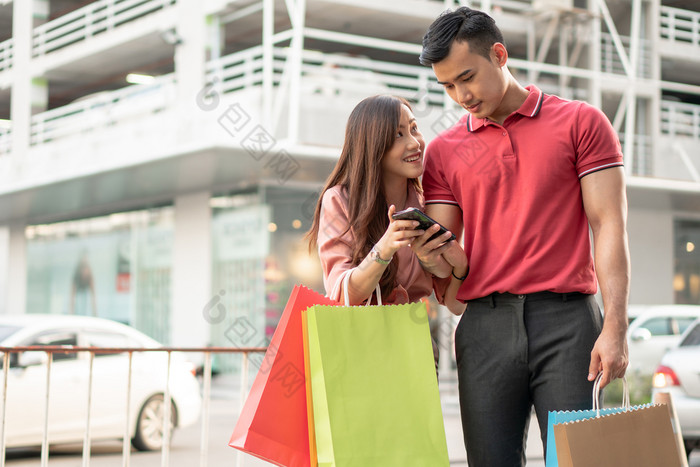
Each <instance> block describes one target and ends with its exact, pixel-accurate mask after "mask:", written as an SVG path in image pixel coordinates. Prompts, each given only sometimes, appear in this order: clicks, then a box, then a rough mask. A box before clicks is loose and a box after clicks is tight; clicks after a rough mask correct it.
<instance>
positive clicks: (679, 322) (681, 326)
mask: <svg viewBox="0 0 700 467" xmlns="http://www.w3.org/2000/svg"><path fill="white" fill-rule="evenodd" d="M673 320H674V321H675V322H676V324H675V326H674V327H675V328H677V329H678V334H683V333H684V332H685V330H686V329H688V326H690V325H691V324H693V323H694V322H695V317H694V316H687V317H686V316H684V317H681V318H673Z"/></svg>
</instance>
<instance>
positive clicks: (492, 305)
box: [489, 293, 496, 308]
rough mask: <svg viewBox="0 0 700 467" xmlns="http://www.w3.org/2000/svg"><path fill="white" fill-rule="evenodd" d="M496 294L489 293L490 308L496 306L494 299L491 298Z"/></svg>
mask: <svg viewBox="0 0 700 467" xmlns="http://www.w3.org/2000/svg"><path fill="white" fill-rule="evenodd" d="M494 295H496V294H495V293H492V294H491V295H489V304H490V305H491V308H496V301H495V300H494V299H493V296H494Z"/></svg>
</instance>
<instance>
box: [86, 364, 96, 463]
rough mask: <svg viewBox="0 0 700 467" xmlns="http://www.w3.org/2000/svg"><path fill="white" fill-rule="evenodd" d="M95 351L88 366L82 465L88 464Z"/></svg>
mask: <svg viewBox="0 0 700 467" xmlns="http://www.w3.org/2000/svg"><path fill="white" fill-rule="evenodd" d="M94 361H95V352H90V362H89V364H88V365H89V368H88V394H87V420H86V423H85V438H84V439H83V467H89V466H90V415H91V413H90V411H91V409H92V375H93V368H94V365H93V363H94Z"/></svg>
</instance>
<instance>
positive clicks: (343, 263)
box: [318, 187, 354, 301]
mask: <svg viewBox="0 0 700 467" xmlns="http://www.w3.org/2000/svg"><path fill="white" fill-rule="evenodd" d="M348 226H349V222H348V211H347V201H346V200H345V199H344V197H343V195H342V192H341V190H340V188H339V187H332V188H330V189H328V190H327V191H326V192H325V193H324V195H323V201H322V202H321V216H320V219H319V229H318V254H319V257H320V259H321V267H322V268H323V285H324V286H325V289H326V296H328V298H331V299H333V300H336V301H341V294H340V291H341V285H342V281H343V277H344V276H345V274H349V273H350V271H351V270H352V269H353V265H352V244H353V240H354V236H353V234H352V230H348V231H347V232H346V229H348Z"/></svg>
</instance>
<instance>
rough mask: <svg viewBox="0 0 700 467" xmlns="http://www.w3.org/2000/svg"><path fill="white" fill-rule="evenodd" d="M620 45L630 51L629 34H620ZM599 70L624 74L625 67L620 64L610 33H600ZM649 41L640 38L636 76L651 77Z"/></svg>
mask: <svg viewBox="0 0 700 467" xmlns="http://www.w3.org/2000/svg"><path fill="white" fill-rule="evenodd" d="M620 40H621V41H622V46H623V47H624V49H625V51H626V52H627V54H629V53H630V38H629V36H621V37H620ZM600 47H601V57H600V60H601V67H600V68H601V70H602V71H604V72H605V73H615V74H618V75H624V74H625V68H624V66H623V65H622V61H621V60H620V56H619V55H618V53H617V49H616V48H615V44H614V43H613V38H612V35H611V34H610V33H603V34H602V35H601V42H600ZM651 64H652V58H651V42H650V41H649V40H646V39H642V40H641V43H640V47H639V55H638V56H637V77H638V78H651Z"/></svg>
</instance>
